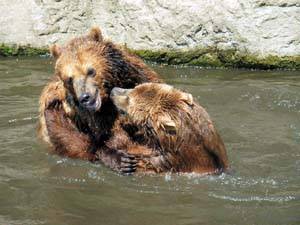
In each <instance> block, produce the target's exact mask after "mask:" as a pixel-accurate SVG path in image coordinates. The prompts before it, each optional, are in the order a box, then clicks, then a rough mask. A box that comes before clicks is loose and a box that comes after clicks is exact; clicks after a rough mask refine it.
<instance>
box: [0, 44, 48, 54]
mask: <svg viewBox="0 0 300 225" xmlns="http://www.w3.org/2000/svg"><path fill="white" fill-rule="evenodd" d="M47 53H49V51H48V49H47V48H35V47H31V46H29V45H26V46H20V45H5V44H1V45H0V56H36V55H45V54H47Z"/></svg>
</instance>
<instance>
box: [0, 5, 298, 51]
mask: <svg viewBox="0 0 300 225" xmlns="http://www.w3.org/2000/svg"><path fill="white" fill-rule="evenodd" d="M94 25H97V26H100V27H101V29H102V32H103V34H104V36H106V37H108V38H110V39H112V40H113V41H115V42H117V43H120V44H126V45H127V46H128V47H130V48H133V49H152V50H157V49H193V48H203V47H204V48H205V47H216V48H219V49H232V48H234V49H236V50H239V51H243V52H249V53H251V54H257V55H259V56H265V55H270V54H271V55H278V56H289V55H291V56H293V55H300V0H185V1H181V0H169V1H167V0H89V1H88V0H85V1H81V0H1V1H0V43H6V44H20V45H25V44H30V45H32V46H34V47H42V46H47V45H49V44H52V43H56V42H59V43H64V42H65V41H67V40H68V39H70V38H71V37H74V36H78V35H81V34H83V33H85V32H86V31H87V30H88V29H89V28H90V27H91V26H94Z"/></svg>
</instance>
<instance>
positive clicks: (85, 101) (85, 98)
mask: <svg viewBox="0 0 300 225" xmlns="http://www.w3.org/2000/svg"><path fill="white" fill-rule="evenodd" d="M91 98H92V96H91V95H90V94H89V93H83V94H82V95H80V97H79V99H78V100H79V102H80V103H81V104H83V105H87V104H89V102H90V101H91Z"/></svg>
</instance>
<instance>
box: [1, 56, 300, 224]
mask: <svg viewBox="0 0 300 225" xmlns="http://www.w3.org/2000/svg"><path fill="white" fill-rule="evenodd" d="M154 69H155V70H156V71H158V72H159V73H161V74H163V75H164V76H163V77H164V78H165V80H166V82H167V83H170V84H172V85H175V86H176V87H179V88H181V89H183V90H186V91H189V92H191V93H192V94H193V96H194V98H195V99H197V100H198V101H199V102H200V103H201V104H202V105H203V106H204V107H206V109H207V110H208V112H209V113H210V115H211V117H212V118H213V119H214V121H215V123H216V126H217V127H218V130H219V131H220V133H221V135H222V137H223V139H224V142H225V144H226V147H227V151H228V155H229V160H230V163H231V167H232V170H233V171H232V173H231V174H226V175H225V174H222V175H220V176H208V177H207V176H197V175H195V174H189V175H171V174H167V175H153V176H132V177H123V176H119V175H118V174H116V173H114V172H112V171H110V170H109V169H107V168H104V167H103V166H101V165H95V164H91V163H89V162H85V161H80V160H71V159H65V158H61V157H58V156H55V155H49V154H47V150H46V148H45V147H43V145H42V144H40V143H39V142H38V141H37V139H36V133H35V128H36V123H37V115H38V113H37V108H38V97H39V94H40V92H41V89H42V88H43V86H44V85H45V83H46V82H47V81H48V79H49V77H50V76H51V74H52V72H53V64H51V61H49V60H48V59H41V58H33V59H31V58H26V59H15V58H10V59H3V58H2V59H0V112H1V113H0V142H1V147H0V224H18V225H19V224H20V225H21V224H22V225H24V224H28V225H32V224H49V225H50V224H72V225H76V224H105V225H110V224H111V225H115V224H131V225H140V224H143V225H148V224H149V225H150V224H151V225H153V224H160V225H161V224H162V225H164V224H170V225H174V224H176V225H177V224H179V225H181V224H210V225H213V224H300V188H299V187H300V176H299V175H300V147H299V146H300V73H299V72H292V71H290V72H287V71H275V72H274V71H273V72H262V71H243V70H204V69H197V68H175V67H165V66H154Z"/></svg>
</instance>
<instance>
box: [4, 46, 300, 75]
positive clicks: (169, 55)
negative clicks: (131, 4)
mask: <svg viewBox="0 0 300 225" xmlns="http://www.w3.org/2000/svg"><path fill="white" fill-rule="evenodd" d="M125 48H126V46H125ZM127 50H129V51H130V52H132V53H134V54H137V55H138V56H140V57H141V58H143V59H145V60H148V61H152V62H156V63H163V64H169V65H188V66H202V67H228V68H248V69H296V70H300V55H298V56H274V55H268V56H265V57H261V56H256V55H254V54H249V53H246V52H244V53H242V52H239V51H237V50H235V49H229V50H220V49H217V48H213V47H211V48H205V49H192V50H189V51H181V50H134V49H127ZM45 54H49V51H48V48H35V47H31V46H29V45H27V46H20V45H5V44H0V56H35V55H45Z"/></svg>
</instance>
